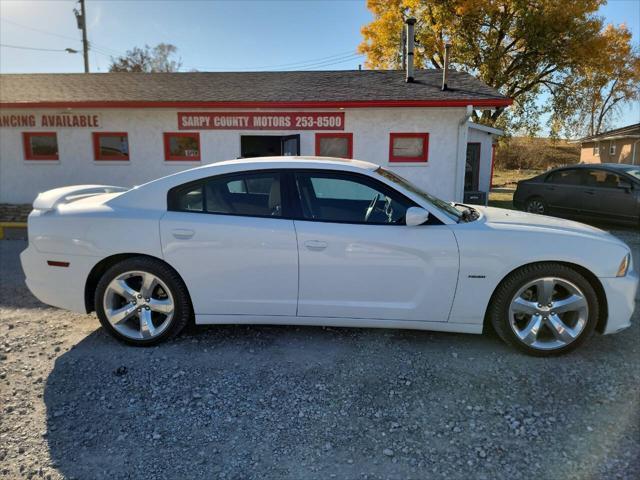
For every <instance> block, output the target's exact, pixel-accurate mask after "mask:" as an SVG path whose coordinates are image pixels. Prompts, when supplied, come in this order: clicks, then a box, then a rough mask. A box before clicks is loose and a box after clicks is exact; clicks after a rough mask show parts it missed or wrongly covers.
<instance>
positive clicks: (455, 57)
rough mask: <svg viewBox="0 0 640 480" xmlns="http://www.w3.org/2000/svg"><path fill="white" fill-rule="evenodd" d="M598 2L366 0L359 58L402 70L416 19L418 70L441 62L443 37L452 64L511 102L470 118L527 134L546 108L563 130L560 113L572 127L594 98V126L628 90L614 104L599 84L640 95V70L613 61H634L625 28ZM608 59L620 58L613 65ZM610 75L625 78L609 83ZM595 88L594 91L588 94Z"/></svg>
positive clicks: (626, 96) (625, 98) (612, 78)
mask: <svg viewBox="0 0 640 480" xmlns="http://www.w3.org/2000/svg"><path fill="white" fill-rule="evenodd" d="M603 3H605V0H571V1H566V2H565V1H561V0H368V3H367V5H368V8H369V10H370V11H371V12H372V13H373V15H374V20H373V21H372V22H371V23H369V24H368V25H365V26H364V27H363V28H362V35H363V37H364V40H363V42H362V43H361V45H360V46H359V50H360V52H362V53H364V54H365V55H366V65H367V67H368V68H383V69H384V68H388V69H397V68H400V66H401V62H402V59H401V38H402V29H403V25H404V21H405V20H406V19H407V18H409V17H414V18H416V19H417V23H416V38H415V40H416V49H415V64H416V67H417V68H442V66H443V60H444V50H445V44H446V43H450V44H451V46H452V48H451V67H452V68H455V69H458V70H463V71H466V72H469V73H471V74H472V75H475V76H477V77H478V78H480V79H481V80H482V81H483V82H485V83H486V84H487V85H489V86H491V87H493V88H495V89H497V90H498V91H500V92H501V93H502V94H504V95H507V96H508V97H510V98H512V99H513V100H514V105H513V106H512V107H510V108H509V109H508V110H507V111H506V112H505V111H503V110H502V109H499V110H495V111H488V110H487V111H484V112H476V114H475V120H476V121H480V122H482V123H486V124H489V125H497V126H507V125H508V126H510V127H511V128H512V129H515V130H525V131H528V132H529V133H533V132H535V131H536V130H537V129H538V128H539V127H540V119H541V118H542V114H544V113H549V114H550V116H549V118H550V119H551V120H550V123H551V129H552V132H559V131H560V130H566V129H564V125H563V123H562V122H563V120H565V119H566V120H567V123H568V124H571V125H574V127H575V125H576V124H578V123H580V122H581V121H585V119H586V117H587V116H588V115H586V114H585V113H584V112H587V110H589V108H591V107H589V106H588V104H589V100H590V98H589V97H590V96H591V97H592V99H593V101H594V105H596V104H597V105H600V106H601V107H602V106H603V107H602V108H601V113H602V115H601V116H602V121H601V122H600V123H601V124H605V123H606V119H607V117H610V116H611V115H612V114H613V113H615V110H616V108H617V106H619V105H621V104H622V103H624V102H625V101H628V100H629V99H630V98H631V97H632V96H633V95H631V96H630V95H629V94H627V93H625V94H622V95H621V94H619V93H615V95H614V97H615V98H616V99H618V98H619V100H616V101H615V103H613V105H611V103H612V102H613V100H606V97H607V92H606V91H605V90H606V88H607V87H609V88H610V87H613V89H614V90H616V89H618V90H619V89H620V87H621V86H622V85H624V86H625V91H626V90H628V89H629V88H627V87H630V88H631V89H633V87H634V86H635V90H636V92H637V87H638V82H639V79H640V75H639V74H638V72H637V69H636V70H634V71H632V72H631V73H630V74H629V72H627V71H626V70H625V68H620V67H619V64H620V63H622V64H625V65H629V64H634V65H637V58H638V56H637V53H635V52H633V51H632V49H631V37H630V34H629V32H628V30H627V29H626V28H625V27H624V26H620V27H614V26H607V27H606V28H605V26H604V23H603V20H602V18H601V17H599V16H598V15H597V11H598V8H599V7H600V6H601V5H602V4H603ZM611 58H616V59H618V58H620V61H616V62H615V63H616V65H617V67H614V66H613V65H612V64H611V62H610V59H611ZM634 59H635V60H634ZM616 76H621V77H623V78H620V80H619V81H618V82H617V83H615V84H613V82H614V81H615V77H616ZM606 79H609V81H610V82H611V83H607V82H604V80H606ZM598 88H600V90H601V92H602V95H600V96H597V95H595V92H596V90H598ZM545 93H546V94H547V95H546V96H545V95H543V94H545ZM540 98H548V101H545V102H540ZM578 100H580V102H578ZM593 108H594V110H598V108H600V107H598V106H595V107H593ZM579 112H583V113H579ZM594 115H595V116H596V117H598V116H600V114H594ZM579 119H582V120H579ZM596 123H597V122H596Z"/></svg>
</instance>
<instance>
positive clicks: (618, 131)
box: [578, 123, 640, 142]
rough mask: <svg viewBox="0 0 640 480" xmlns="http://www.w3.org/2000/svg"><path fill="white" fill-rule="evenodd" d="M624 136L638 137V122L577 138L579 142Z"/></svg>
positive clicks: (639, 130) (639, 125)
mask: <svg viewBox="0 0 640 480" xmlns="http://www.w3.org/2000/svg"><path fill="white" fill-rule="evenodd" d="M625 137H640V123H634V124H632V125H627V126H626V127H620V128H615V129H613V130H608V131H606V132H602V133H599V134H597V135H591V136H589V137H584V138H581V139H580V140H578V141H579V142H597V141H601V140H614V139H617V138H625Z"/></svg>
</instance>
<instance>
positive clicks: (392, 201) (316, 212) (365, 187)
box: [296, 172, 411, 225]
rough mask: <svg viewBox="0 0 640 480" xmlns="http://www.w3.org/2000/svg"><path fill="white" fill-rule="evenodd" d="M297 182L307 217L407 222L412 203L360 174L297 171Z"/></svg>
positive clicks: (334, 219)
mask: <svg viewBox="0 0 640 480" xmlns="http://www.w3.org/2000/svg"><path fill="white" fill-rule="evenodd" d="M296 186H297V189H298V195H299V197H300V203H301V205H302V214H303V217H304V218H305V219H308V220H319V221H325V222H346V223H371V224H383V225H384V224H404V218H405V214H406V211H407V208H409V207H410V206H411V205H410V204H409V203H408V202H407V201H406V200H405V199H404V198H403V197H402V196H401V195H400V194H399V193H397V192H393V191H392V190H391V189H389V188H386V187H384V186H382V185H380V184H378V182H376V181H374V180H370V179H368V178H366V177H362V176H358V175H349V174H337V173H323V172H318V173H298V174H296Z"/></svg>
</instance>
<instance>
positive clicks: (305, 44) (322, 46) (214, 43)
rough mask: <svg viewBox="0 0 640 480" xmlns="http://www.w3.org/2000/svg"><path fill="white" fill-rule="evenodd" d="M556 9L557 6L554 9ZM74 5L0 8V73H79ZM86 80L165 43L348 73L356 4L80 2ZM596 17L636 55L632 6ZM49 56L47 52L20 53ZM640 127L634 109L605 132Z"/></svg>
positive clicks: (235, 66) (260, 66) (223, 61)
mask: <svg viewBox="0 0 640 480" xmlns="http://www.w3.org/2000/svg"><path fill="white" fill-rule="evenodd" d="M558 1H563V0H558ZM76 5H77V3H76V2H75V0H39V1H28V0H19V1H17V0H15V1H14V0H0V44H2V45H8V46H0V73H25V72H82V71H83V62H82V54H81V53H77V54H70V53H67V52H65V51H64V49H65V48H73V49H76V50H79V51H81V50H82V43H81V34H80V30H78V28H77V25H76V20H75V17H74V15H73V8H74V7H75V6H76ZM86 9H87V19H88V23H87V26H88V36H89V41H90V43H91V45H92V49H91V51H90V56H89V64H90V69H91V71H92V72H106V71H107V70H108V66H109V63H110V58H111V57H112V56H118V55H122V54H124V52H125V51H127V50H129V49H131V48H132V47H134V46H143V45H145V44H148V45H151V46H153V45H156V44H158V43H160V42H166V43H172V44H174V45H176V46H177V47H178V49H179V51H178V54H179V57H181V59H182V65H183V69H184V70H191V69H197V70H201V71H216V70H223V71H224V70H333V69H357V68H358V65H359V64H364V57H362V56H360V55H357V54H356V48H357V46H358V44H359V43H360V41H361V39H362V37H361V34H360V28H361V27H362V25H364V24H366V23H368V22H370V21H371V20H372V16H371V14H370V12H369V11H368V10H367V8H366V2H365V1H364V0H344V1H343V0H333V1H332V0H324V1H320V0H318V1H313V0H289V1H270V0H254V1H241V0H235V1H232V0H228V1H220V0H218V1H206V0H195V1H175V0H173V1H153V0H140V1H125V0H106V1H99V0H86ZM600 14H601V15H603V16H604V17H605V19H606V21H607V22H608V23H614V24H620V23H625V24H626V25H627V26H628V27H629V28H630V29H631V31H632V32H633V35H634V43H636V44H637V45H640V0H609V3H608V4H607V5H605V6H604V7H602V9H601V11H600ZM13 47H29V48H36V49H49V50H52V51H49V50H47V51H41V50H29V49H24V48H13ZM639 121H640V102H637V103H636V104H634V105H631V106H628V107H626V108H625V110H624V111H623V113H622V115H621V116H620V118H618V119H617V120H616V122H615V124H614V126H622V125H626V124H629V123H635V122H639Z"/></svg>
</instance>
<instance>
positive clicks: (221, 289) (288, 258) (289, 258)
mask: <svg viewBox="0 0 640 480" xmlns="http://www.w3.org/2000/svg"><path fill="white" fill-rule="evenodd" d="M281 180H282V174H281V173H280V172H277V171H271V172H264V171H263V172H252V173H241V174H230V175H221V176H216V177H211V178H208V179H205V180H202V181H197V182H192V183H190V184H187V185H182V186H179V187H176V188H174V189H172V190H171V191H170V192H169V199H168V204H169V208H168V211H167V213H166V214H165V215H164V217H163V218H162V220H161V221H160V234H161V241H162V251H163V254H164V257H165V260H167V262H169V264H170V265H172V266H173V267H174V268H175V269H176V270H177V271H178V273H180V275H181V276H182V278H183V279H184V281H185V283H186V285H187V288H188V290H189V293H190V295H191V300H192V303H193V306H194V309H195V313H196V314H207V315H216V314H219V315H220V314H222V315H295V314H296V306H297V297H298V248H297V243H296V234H295V230H294V226H293V220H291V219H287V218H285V216H284V212H283V204H282V195H281V185H282V181H281Z"/></svg>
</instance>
